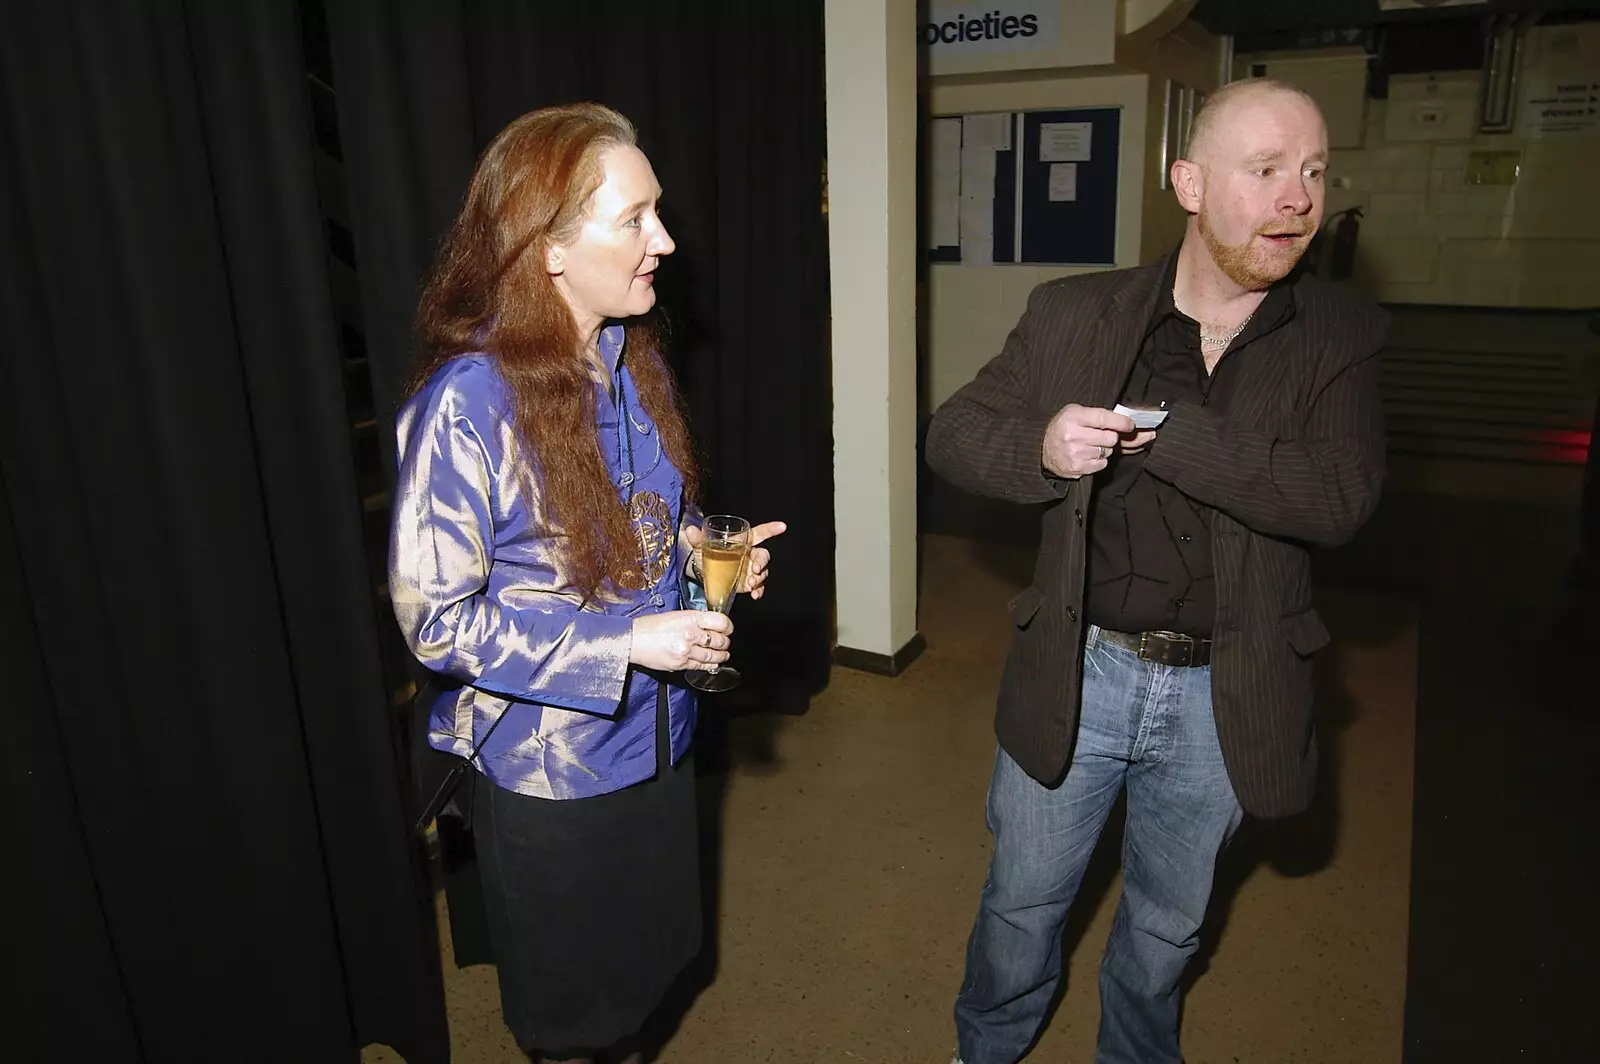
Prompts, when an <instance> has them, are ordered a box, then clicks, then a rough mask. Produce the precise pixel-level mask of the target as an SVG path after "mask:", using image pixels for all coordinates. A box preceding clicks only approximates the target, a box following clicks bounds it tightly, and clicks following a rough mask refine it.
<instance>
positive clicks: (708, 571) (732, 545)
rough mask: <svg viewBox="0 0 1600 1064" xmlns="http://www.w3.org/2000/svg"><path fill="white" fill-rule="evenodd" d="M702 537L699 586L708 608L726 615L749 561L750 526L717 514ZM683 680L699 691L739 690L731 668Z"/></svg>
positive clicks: (736, 674)
mask: <svg viewBox="0 0 1600 1064" xmlns="http://www.w3.org/2000/svg"><path fill="white" fill-rule="evenodd" d="M705 533H706V541H705V543H703V544H702V545H701V547H700V584H701V586H702V587H704V588H705V590H706V606H707V608H709V609H713V610H716V611H717V612H718V613H721V614H723V615H726V614H727V612H728V610H730V609H732V608H733V600H734V597H735V596H736V595H738V594H739V585H740V584H742V583H743V582H744V572H745V566H746V565H747V564H748V563H749V560H750V522H749V521H746V520H745V519H744V518H742V517H729V516H727V515H726V514H718V515H717V516H715V517H708V518H706V523H705ZM683 679H684V682H685V683H687V684H688V685H689V686H691V687H697V688H699V689H700V690H702V691H711V692H716V691H731V690H733V689H734V688H735V687H737V686H739V670H738V669H735V668H733V667H732V666H730V665H717V666H713V667H712V668H710V669H688V670H686V671H685V672H684V674H683Z"/></svg>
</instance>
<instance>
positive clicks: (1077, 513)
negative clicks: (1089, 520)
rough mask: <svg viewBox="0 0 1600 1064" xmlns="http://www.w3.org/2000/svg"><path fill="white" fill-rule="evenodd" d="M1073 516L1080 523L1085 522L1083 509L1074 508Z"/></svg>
mask: <svg viewBox="0 0 1600 1064" xmlns="http://www.w3.org/2000/svg"><path fill="white" fill-rule="evenodd" d="M1072 516H1073V518H1074V519H1075V520H1077V522H1078V524H1080V525H1081V524H1083V511H1082V510H1074V511H1072Z"/></svg>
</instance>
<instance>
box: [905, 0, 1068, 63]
mask: <svg viewBox="0 0 1600 1064" xmlns="http://www.w3.org/2000/svg"><path fill="white" fill-rule="evenodd" d="M1060 19H1061V0H1000V2H991V3H987V4H986V3H983V0H977V2H975V3H969V4H962V3H931V4H929V5H928V21H926V22H924V23H923V24H922V25H921V26H919V27H917V32H918V34H919V36H920V37H921V40H922V44H923V45H924V46H925V47H926V48H927V49H928V51H929V54H930V55H933V56H955V55H975V54H978V53H981V52H1021V51H1031V50H1034V49H1038V48H1053V47H1055V46H1056V45H1057V44H1058V43H1059V41H1060V32H1061V31H1060Z"/></svg>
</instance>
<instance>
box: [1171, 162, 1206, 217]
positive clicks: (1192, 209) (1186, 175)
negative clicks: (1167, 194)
mask: <svg viewBox="0 0 1600 1064" xmlns="http://www.w3.org/2000/svg"><path fill="white" fill-rule="evenodd" d="M1205 190H1206V175H1205V171H1204V170H1202V169H1201V168H1200V164H1199V163H1195V162H1191V161H1190V160H1188V159H1175V160H1173V163H1172V192H1173V194H1174V195H1175V196H1177V197H1178V205H1179V206H1180V207H1182V208H1183V209H1184V210H1186V211H1188V212H1189V213H1190V214H1199V213H1200V198H1201V197H1202V196H1203V195H1204V194H1205Z"/></svg>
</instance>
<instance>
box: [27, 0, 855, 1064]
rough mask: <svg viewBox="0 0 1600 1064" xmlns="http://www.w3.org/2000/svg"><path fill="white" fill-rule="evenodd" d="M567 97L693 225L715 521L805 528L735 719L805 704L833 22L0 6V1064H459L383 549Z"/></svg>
mask: <svg viewBox="0 0 1600 1064" xmlns="http://www.w3.org/2000/svg"><path fill="white" fill-rule="evenodd" d="M324 52H325V53H326V54H323V53H324ZM308 72H312V73H314V75H315V76H311V77H308V76H307V75H308ZM576 99H596V100H600V101H602V102H606V103H610V104H613V105H614V106H617V107H618V108H619V109H620V110H622V111H623V112H624V113H627V114H628V115H629V116H630V117H631V118H633V119H634V121H635V122H636V123H637V124H638V126H639V128H640V132H641V140H642V143H643V147H644V148H645V150H646V151H647V152H648V153H649V155H650V156H651V159H652V161H653V162H654V164H655V166H656V169H657V171H658V173H659V174H660V176H661V179H662V182H663V184H664V185H665V187H666V190H667V199H666V201H665V214H666V218H667V221H668V224H669V225H670V226H671V227H672V229H673V232H674V234H675V236H676V237H677V240H678V243H679V251H678V253H677V255H675V256H674V257H673V259H672V260H670V261H669V263H668V264H667V266H666V267H664V268H663V270H662V272H661V286H660V287H661V290H662V306H663V311H664V314H665V316H666V318H667V319H668V322H669V324H670V327H671V330H672V331H671V341H670V342H671V347H670V352H669V353H670V355H671V356H672V357H673V358H674V359H675V361H676V363H677V368H678V371H679V374H680V378H681V380H682V381H683V384H684V388H685V391H686V394H687V398H688V402H689V405H690V407H691V412H692V417H693V421H694V428H695V432H696V435H697V437H698V439H699V441H700V443H701V445H702V449H703V451H704V455H705V460H706V467H707V472H708V474H709V482H708V490H707V498H706V502H707V505H708V507H709V508H710V509H711V510H713V511H718V510H722V511H731V512H736V513H741V514H745V515H747V516H749V517H751V518H754V519H757V520H762V519H768V518H774V517H781V518H785V519H787V520H788V521H789V522H790V525H791V531H790V532H789V534H788V535H787V536H785V537H784V538H783V539H782V540H780V541H778V542H777V543H775V544H774V549H775V553H776V554H777V556H778V558H777V564H778V566H780V569H779V570H778V571H779V573H780V574H781V575H780V576H779V578H777V580H776V582H775V585H774V588H773V590H772V593H771V594H770V595H769V596H768V597H767V598H766V599H765V600H764V601H763V602H762V603H760V604H750V603H746V604H743V606H742V608H741V609H740V610H739V611H738V612H737V616H736V620H737V621H738V624H739V630H740V654H741V657H740V659H739V660H740V664H741V665H743V666H745V667H746V675H747V677H748V680H747V685H746V687H745V689H744V690H743V691H742V692H741V693H740V695H739V697H740V698H743V699H745V700H746V701H745V704H759V705H777V706H779V707H780V708H791V709H793V708H799V707H801V706H803V705H804V702H805V700H806V698H807V697H808V695H809V693H811V692H813V691H815V690H816V689H817V688H818V687H820V686H821V684H822V683H824V682H825V681H826V674H827V661H828V652H829V648H830V645H831V632H832V603H833V588H832V554H833V540H832V529H833V519H832V512H831V511H832V463H833V455H832V439H831V431H830V426H831V410H830V407H831V401H830V382H829V373H828V357H829V356H828V351H827V319H826V315H827V307H826V298H827V296H826V276H825V268H826V249H825V245H824V239H825V238H824V228H823V221H824V220H823V218H822V216H821V200H822V188H821V167H822V158H823V145H824V136H823V105H822V11H821V2H820V0H764V2H762V3H745V2H743V0H678V2H666V0H659V2H656V3H652V4H649V5H639V4H634V3H623V2H610V3H599V4H597V3H577V2H567V3H542V4H537V5H531V4H523V3H504V4H489V3H477V2H473V3H464V2H461V0H455V2H444V0H388V2H383V3H379V2H376V0H271V2H262V3H252V4H239V5H231V4H229V5H224V4H212V3H193V4H181V3H174V2H164V3H143V4H140V3H134V2H128V3H122V4H104V5H102V4H91V3H77V4H73V3H68V4H61V3H59V2H49V0H29V2H25V3H18V4H11V5H8V6H7V9H6V26H5V32H4V34H0V264H3V269H0V314H3V320H4V322H5V324H6V336H5V344H4V353H3V360H0V372H3V375H4V377H3V386H0V404H3V405H0V596H3V597H0V611H3V614H0V618H3V619H0V624H3V630H4V633H5V638H4V639H0V668H3V669H4V674H5V676H6V678H7V681H8V683H7V687H6V694H7V696H8V697H7V700H6V710H7V716H6V718H5V723H6V728H7V732H8V734H7V736H6V741H5V742H4V743H3V744H0V750H3V753H0V772H3V775H0V780H3V787H4V790H3V791H0V794H3V795H4V797H5V798H6V799H7V809H8V812H10V813H11V821H12V823H13V825H14V830H13V835H12V853H11V855H10V860H8V861H7V862H6V874H5V875H4V876H3V877H0V880H3V882H4V887H3V888H0V889H3V891H4V892H5V901H6V903H7V904H6V911H7V912H8V913H10V914H11V920H10V921H9V922H8V925H7V936H8V937H7V941H6V944H5V948H4V949H0V956H3V957H4V960H3V961H0V965H3V967H4V969H5V978H6V984H7V987H6V993H5V995H4V997H3V998H0V1057H3V1058H4V1059H13V1058H14V1059H18V1060H55V1059H63V1057H62V1053H63V1052H66V1053H68V1054H69V1055H71V1056H73V1057H81V1058H84V1059H91V1058H92V1059H103V1060H116V1061H143V1062H151V1064H156V1062H160V1064H165V1062H172V1061H188V1060H199V1059H206V1060H209V1059H214V1058H215V1057H216V1056H217V1055H218V1054H219V1053H222V1054H225V1055H228V1056H230V1057H231V1058H233V1059H241V1060H261V1061H272V1062H275V1064H276V1062H278V1061H284V1060H294V1061H302V1062H315V1061H322V1060H329V1061H333V1060H339V1061H347V1062H348V1061H350V1060H353V1059H354V1051H355V1047H357V1046H360V1045H364V1044H368V1043H374V1042H381V1043H385V1044H388V1045H391V1046H393V1047H395V1048H396V1049H398V1050H399V1051H400V1052H401V1053H402V1054H403V1055H404V1056H405V1057H406V1059H407V1060H408V1061H410V1062H411V1064H427V1062H429V1061H442V1060H444V1059H445V1058H446V1056H447V1039H446V1033H445V1023H444V1016H443V1002H442V995H441V992H440V973H439V970H438V958H437V944H436V939H435V931H434V928H433V926H432V922H431V921H432V916H431V914H432V909H431V906H430V905H429V901H428V899H429V894H428V891H427V884H426V882H425V870H424V868H423V867H422V862H421V859H420V856H419V855H418V853H417V851H416V847H415V846H414V845H413V843H412V841H411V839H410V837H409V833H408V830H407V824H406V817H405V815H404V813H405V808H404V807H405V802H404V801H403V798H402V792H403V790H404V788H405V785H406V781H405V773H404V770H403V768H402V767H401V766H402V765H403V763H404V757H403V751H402V750H401V749H399V747H400V745H401V739H400V738H398V736H401V735H403V730H404V722H403V721H402V720H400V719H399V716H398V715H397V714H396V713H395V712H394V711H393V710H394V707H393V706H392V705H391V698H392V695H393V692H394V690H395V688H396V683H397V681H398V680H399V679H400V677H399V676H397V675H396V672H397V671H398V670H396V669H395V668H394V663H393V661H392V659H391V660H390V667H389V669H388V670H387V673H386V669H385V647H386V645H388V643H392V639H393V620H392V617H391V616H389V614H388V612H387V609H386V608H385V605H384V601H383V596H382V594H381V589H375V588H374V587H373V579H372V576H373V572H372V568H373V567H374V564H375V563H376V566H377V567H378V568H380V569H381V562H382V558H381V537H378V539H377V540H374V539H373V538H372V536H371V533H372V530H373V529H374V528H379V529H381V525H382V523H383V519H384V513H383V506H384V499H383V497H382V488H383V481H384V480H385V478H386V474H387V471H388V470H389V469H390V468H391V467H392V461H393V455H392V434H391V425H392V415H393V411H394V407H395V403H396V401H397V399H398V395H399V390H400V385H401V382H402V379H403V377H404V374H405V367H406V365H407V364H408V362H409V359H410V355H411V350H410V342H409V327H410V320H411V316H412V311H413V308H414V306H415V301H416V296H417V291H418V288H419V286H420V283H421V279H422V277H423V276H424V274H425V272H426V269H427V264H428V262H429V260H430V259H431V257H432V255H433V250H434V248H435V247H436V246H437V241H438V239H439V237H440V235H441V234H442V232H443V230H444V227H445V225H446V224H447V223H448V221H449V219H450V218H451V217H452V216H453V215H454V213H455V211H456V209H457V207H458V205H459V203H460V201H461V196H462V193H463V192H464V189H465V185H466V180H467V176H468V174H469V173H470V170H471V167H472V164H473V161H474V159H475V156H476V153H477V152H478V151H479V150H480V149H481V148H482V146H483V145H484V144H486V143H487V141H488V139H489V138H490V137H491V136H492V135H493V134H494V132H496V131H497V130H498V129H499V128H500V126H501V125H502V124H503V123H504V122H505V121H507V120H509V119H510V118H511V117H513V116H514V115H516V114H519V113H522V112H523V111H526V110H529V109H532V108H534V107H538V106H542V105H545V104H549V103H554V102H561V101H570V100H576ZM358 379H359V380H363V381H365V380H370V390H371V393H372V397H373V398H372V399H371V400H370V402H371V410H370V412H369V415H368V416H367V420H368V421H369V422H370V424H367V425H366V426H365V427H364V428H363V426H362V425H361V424H360V423H359V422H360V421H361V418H360V417H357V418H355V419H354V420H353V418H352V409H353V408H355V407H359V406H360V405H361V402H362V400H360V397H359V396H357V395H356V394H355V393H356V392H357V391H364V390H365V389H364V387H363V388H357V387H356V385H355V384H353V383H352V381H355V380H358ZM366 449H371V450H372V451H373V452H374V453H375V454H376V456H377V457H376V458H375V460H373V461H372V462H371V463H370V468H372V469H375V470H376V471H377V472H376V479H377V484H376V486H374V485H373V484H371V483H368V482H366V481H365V480H364V479H363V475H364V470H366V469H367V468H368V467H369V466H368V463H366V462H365V461H364V459H363V455H364V454H365V453H366ZM374 487H376V491H375V490H374ZM364 504H365V505H364ZM375 591H377V593H375ZM386 641H388V643H386ZM720 704H721V707H723V708H728V707H733V706H737V705H739V704H740V703H739V702H738V700H736V699H734V698H728V697H726V696H724V697H723V699H722V700H721V703H720ZM708 718H709V719H711V720H716V719H717V718H718V715H717V714H716V713H715V712H713V713H711V714H708ZM64 1047H70V1048H64Z"/></svg>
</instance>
